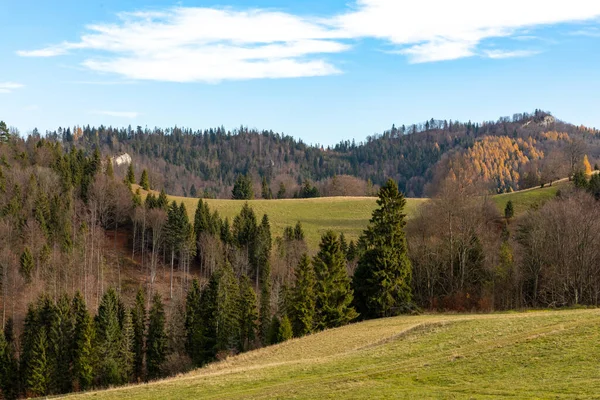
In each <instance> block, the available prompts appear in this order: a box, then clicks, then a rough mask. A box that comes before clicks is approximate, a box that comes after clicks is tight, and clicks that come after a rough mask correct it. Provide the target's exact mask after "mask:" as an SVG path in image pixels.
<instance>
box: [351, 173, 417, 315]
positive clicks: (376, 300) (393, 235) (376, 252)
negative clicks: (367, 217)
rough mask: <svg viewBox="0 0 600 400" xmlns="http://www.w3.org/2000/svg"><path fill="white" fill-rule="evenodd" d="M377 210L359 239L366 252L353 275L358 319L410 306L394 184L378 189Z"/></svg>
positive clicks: (400, 198) (401, 203) (399, 199)
mask: <svg viewBox="0 0 600 400" xmlns="http://www.w3.org/2000/svg"><path fill="white" fill-rule="evenodd" d="M377 204H378V205H379V208H377V209H376V210H375V211H373V215H372V218H371V221H370V225H369V227H368V228H367V230H366V231H365V232H364V235H363V238H364V243H365V246H366V251H365V252H364V253H363V254H362V256H361V258H360V260H359V263H358V267H357V269H356V272H355V274H354V281H353V285H354V293H355V304H356V307H357V310H358V312H359V313H360V314H361V317H362V318H377V317H384V316H391V315H396V314H399V313H401V312H406V311H408V310H409V309H410V307H411V300H412V293H411V286H410V284H411V279H412V265H411V263H410V259H409V258H408V254H407V244H406V237H405V234H404V225H405V224H406V221H405V217H406V215H405V214H404V207H405V205H406V199H405V198H404V195H403V194H402V193H401V192H400V191H399V190H398V186H397V185H396V182H394V181H393V180H391V179H390V180H388V181H387V183H386V184H385V185H384V186H382V187H381V189H380V190H379V199H378V200H377Z"/></svg>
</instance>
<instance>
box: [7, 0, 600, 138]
mask: <svg viewBox="0 0 600 400" xmlns="http://www.w3.org/2000/svg"><path fill="white" fill-rule="evenodd" d="M0 15H1V16H2V22H1V23H0V37H1V39H0V120H4V121H6V123H7V124H8V125H9V126H14V127H16V128H18V129H19V130H20V131H21V132H22V133H27V132H29V131H31V130H32V129H33V128H35V127H37V128H38V129H39V130H40V131H41V132H44V131H45V130H54V129H57V128H58V127H59V126H62V127H66V126H71V127H72V126H74V125H87V124H90V125H96V126H98V125H100V124H103V125H105V126H118V127H121V126H124V127H126V126H128V125H131V126H133V127H135V126H137V125H141V126H142V127H145V126H148V127H155V126H159V127H164V128H166V127H172V126H174V125H177V126H185V127H190V128H193V129H205V128H210V127H216V126H221V125H223V126H225V127H226V128H228V129H234V128H236V127H239V126H241V125H243V126H247V127H249V128H257V129H271V130H273V131H276V132H283V133H285V134H288V135H292V136H294V137H296V138H301V139H302V140H304V141H305V142H307V143H313V144H324V145H330V144H335V143H337V142H339V141H341V140H352V139H355V140H356V141H362V140H364V139H365V138H366V137H367V136H368V135H372V134H375V133H381V132H383V131H384V130H386V129H389V128H390V127H391V126H392V124H396V125H401V124H411V123H418V122H421V121H424V120H426V119H430V118H436V119H448V120H449V119H453V120H460V121H467V120H472V121H474V122H475V121H484V120H496V119H498V117H501V116H510V115H512V114H513V113H517V112H524V111H533V110H534V109H536V108H540V109H543V110H547V111H550V112H552V113H553V115H555V116H556V117H557V118H559V119H562V120H565V121H568V122H572V123H575V124H583V125H587V126H593V127H600V113H599V112H598V110H599V109H600V98H599V96H598V93H599V92H600V51H599V50H600V1H592V0H569V1H559V0H503V1H496V0H488V1H481V0H453V1H450V0H420V1H412V0H411V1H405V0H320V1H318V0H303V1H290V0H249V1H248V0H245V1H241V0H237V1H236V0H227V1H224V2H217V1H164V0H145V1H134V0H102V1H99V0H85V1H81V0H55V1H51V2H50V1H45V0H38V1H33V0H19V1H15V0H0Z"/></svg>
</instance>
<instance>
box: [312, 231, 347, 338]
mask: <svg viewBox="0 0 600 400" xmlns="http://www.w3.org/2000/svg"><path fill="white" fill-rule="evenodd" d="M313 267H314V271H315V278H316V285H315V310H316V312H315V327H316V328H317V329H328V328H335V327H339V326H343V325H346V324H347V323H348V322H350V321H352V320H353V319H355V318H356V317H357V313H356V311H355V310H354V308H353V307H352V299H353V293H352V289H351V288H350V278H349V277H348V273H347V272H346V257H345V255H344V254H343V253H342V250H341V248H340V242H339V240H338V237H337V235H336V234H335V232H332V231H329V232H327V233H326V234H324V235H323V236H322V238H321V243H320V244H319V252H318V253H317V255H316V256H315V257H314V259H313Z"/></svg>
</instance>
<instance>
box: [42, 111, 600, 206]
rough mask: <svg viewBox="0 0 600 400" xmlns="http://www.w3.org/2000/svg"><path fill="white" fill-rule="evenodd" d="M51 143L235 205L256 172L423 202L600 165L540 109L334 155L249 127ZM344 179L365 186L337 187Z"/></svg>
mask: <svg viewBox="0 0 600 400" xmlns="http://www.w3.org/2000/svg"><path fill="white" fill-rule="evenodd" d="M48 137H49V138H55V139H56V140H60V141H62V142H63V143H64V144H65V145H66V146H76V147H79V148H85V149H87V150H88V151H92V149H93V148H94V147H96V146H99V147H100V150H101V152H102V153H106V154H110V155H115V154H122V153H127V154H129V155H131V157H132V158H133V163H134V165H135V167H136V170H141V169H142V168H145V169H147V170H148V171H149V173H150V178H151V181H152V185H153V187H154V188H159V189H160V188H164V189H165V190H166V191H167V192H168V193H171V194H174V195H186V196H197V195H199V194H203V195H205V196H214V197H229V196H230V193H231V188H232V186H233V183H234V181H235V179H236V177H237V176H238V175H239V174H250V175H251V176H252V178H253V182H254V185H255V187H256V190H255V191H254V192H255V193H258V194H260V193H261V190H260V184H261V181H262V180H263V179H262V178H263V177H264V178H265V179H266V181H267V183H268V184H269V185H270V188H271V189H272V192H273V193H276V192H277V191H278V189H279V188H280V186H281V184H283V186H284V187H285V188H286V196H287V197H291V196H293V194H294V193H297V192H298V191H299V189H300V186H301V185H302V184H303V183H304V182H305V181H306V180H309V181H311V182H313V183H314V184H315V186H317V187H318V188H319V190H320V192H321V194H323V195H340V194H345V195H364V194H365V191H372V189H371V188H372V186H371V185H369V184H368V183H367V182H370V183H372V184H373V185H381V184H382V183H383V182H384V181H385V180H386V179H387V178H389V177H391V178H393V179H395V180H396V181H398V183H399V186H400V188H401V189H402V190H403V191H404V192H405V193H406V194H407V195H408V196H410V197H421V196H424V195H427V194H431V193H432V192H434V191H435V184H436V182H437V181H438V180H439V179H442V178H443V177H444V176H445V175H446V174H448V173H450V172H451V171H452V172H453V173H460V174H463V175H464V174H466V175H467V176H469V178H470V179H481V180H485V181H487V182H488V183H489V184H490V186H491V188H492V190H494V191H497V192H505V191H511V190H516V189H522V188H526V187H530V186H534V185H537V184H540V183H542V182H543V181H544V180H552V179H553V178H554V175H557V174H558V175H557V176H559V175H562V176H561V177H563V176H566V175H564V174H567V173H568V172H570V171H571V170H572V169H573V168H576V167H577V165H578V163H579V162H580V161H581V159H582V158H583V155H588V158H589V159H590V161H591V162H592V163H595V162H598V161H600V133H599V131H598V130H595V129H590V128H586V127H582V126H575V125H572V124H569V123H566V122H563V121H560V120H558V119H556V118H555V117H553V116H552V115H551V114H550V113H548V112H545V111H541V110H536V111H535V112H533V113H531V114H530V113H519V114H514V115H513V116H512V117H502V118H499V119H498V120H497V121H486V122H481V123H472V122H470V121H469V122H466V123H465V122H457V121H452V120H450V121H446V120H435V119H431V120H429V121H425V122H423V123H420V124H413V125H408V126H407V125H402V126H399V127H397V126H395V125H394V126H392V128H391V129H390V130H388V131H385V132H383V133H382V134H379V135H374V136H369V137H367V139H366V140H365V141H364V142H361V143H355V142H354V141H344V142H341V143H339V144H337V145H335V146H333V147H327V148H323V147H315V146H309V145H307V144H305V143H304V142H302V140H297V139H294V138H292V137H290V136H286V135H282V134H279V133H275V132H273V131H257V130H249V129H248V128H245V127H240V128H239V129H237V130H234V131H233V132H230V131H226V130H225V129H224V128H222V127H221V128H213V129H207V130H203V131H199V130H197V131H194V130H191V129H186V128H178V127H175V128H170V129H164V130H163V129H160V128H154V129H148V128H146V129H142V128H141V127H139V126H138V127H137V128H135V129H134V128H132V127H128V128H119V129H116V128H112V127H104V126H100V127H97V128H96V127H90V126H86V127H74V128H66V129H58V130H57V131H54V132H48ZM499 138H502V139H499ZM561 169H564V171H561ZM342 175H347V176H352V177H355V178H358V179H360V182H359V181H357V180H352V179H348V178H346V179H341V180H337V181H336V180H335V179H332V178H333V177H336V176H342ZM340 181H342V182H343V184H340V183H339V182H340ZM359 183H360V184H359ZM336 184H337V186H336Z"/></svg>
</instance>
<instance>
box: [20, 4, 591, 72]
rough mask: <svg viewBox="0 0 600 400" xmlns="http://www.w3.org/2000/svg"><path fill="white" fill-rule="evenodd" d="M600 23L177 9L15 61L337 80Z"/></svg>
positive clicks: (537, 12) (409, 7) (525, 8)
mask: <svg viewBox="0 0 600 400" xmlns="http://www.w3.org/2000/svg"><path fill="white" fill-rule="evenodd" d="M598 17H600V2H596V1H589V0H570V1H569V2H557V1H555V2H548V1H541V0H519V1H517V0H505V1H503V2H489V1H485V2H484V1H480V0H455V1H447V0H420V1H419V2H409V1H398V0H358V1H356V2H355V3H353V4H351V5H350V7H348V8H347V9H346V10H343V11H342V12H341V13H339V14H337V15H332V16H330V17H327V18H316V17H310V16H300V15H294V14H291V13H285V12H279V11H272V10H264V9H251V10H238V9H233V8H222V9H221V8H200V7H176V8H169V9H166V10H163V11H155V12H130V13H121V14H119V15H118V18H119V20H118V22H116V23H99V24H93V25H88V26H87V27H86V33H85V34H83V35H82V36H81V38H80V40H79V41H77V42H63V43H60V44H56V45H52V46H49V47H46V48H41V49H35V50H21V51H19V52H18V54H19V55H21V56H24V57H54V56H59V55H65V54H69V53H73V52H84V54H85V56H84V60H83V61H82V65H83V66H85V67H87V68H88V69H90V70H93V71H97V72H103V73H111V74H117V75H119V76H121V77H123V78H126V79H134V80H156V81H171V82H198V81H200V82H219V81H222V80H241V79H259V78H294V77H312V76H324V75H332V74H337V73H340V72H341V71H340V70H339V68H338V67H337V66H336V65H335V62H334V61H332V57H333V56H334V55H336V54H340V53H345V52H348V51H349V50H351V48H352V46H353V44H354V43H355V42H356V41H357V40H360V39H374V40H375V41H376V42H375V43H378V45H380V46H381V45H383V46H390V47H392V49H393V50H392V51H391V52H392V53H396V54H399V55H403V56H405V57H407V59H408V61H409V62H410V63H423V62H438V61H447V60H456V59H459V58H464V57H472V56H480V57H488V58H493V59H502V58H511V57H526V56H531V55H534V54H537V53H539V50H531V49H510V50H502V49H500V50H492V51H490V50H485V48H484V47H485V46H484V44H485V43H484V42H485V41H490V40H494V39H498V38H506V37H513V36H514V37H517V36H518V35H520V34H521V33H522V32H523V31H524V30H531V29H534V28H536V27H542V26H550V25H557V24H565V23H576V22H583V21H590V20H593V19H596V18H598Z"/></svg>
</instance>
